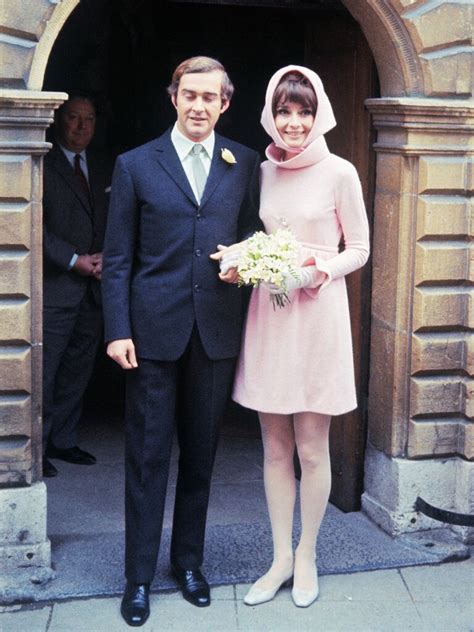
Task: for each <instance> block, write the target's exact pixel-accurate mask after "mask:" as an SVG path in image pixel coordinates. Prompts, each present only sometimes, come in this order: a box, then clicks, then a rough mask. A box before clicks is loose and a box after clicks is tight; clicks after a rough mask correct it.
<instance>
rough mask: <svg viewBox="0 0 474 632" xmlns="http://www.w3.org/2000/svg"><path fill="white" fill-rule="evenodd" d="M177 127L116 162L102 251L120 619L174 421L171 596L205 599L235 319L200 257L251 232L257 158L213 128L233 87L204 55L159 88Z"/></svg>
mask: <svg viewBox="0 0 474 632" xmlns="http://www.w3.org/2000/svg"><path fill="white" fill-rule="evenodd" d="M168 91H169V93H170V95H171V101H172V103H173V105H174V107H175V108H176V112H177V122H176V123H175V125H174V127H173V128H172V129H171V130H168V131H167V132H165V133H164V134H163V135H162V136H161V137H160V138H158V139H156V140H154V141H152V142H150V143H147V144H146V145H143V146H141V147H138V148H137V149H134V150H132V151H130V152H127V153H125V154H123V155H121V156H119V158H118V159H117V163H116V167H115V172H114V177H113V182H112V198H111V208H110V214H109V223H108V226H107V234H106V240H105V247H104V269H103V277H102V291H103V304H104V318H105V339H106V341H107V342H108V347H107V353H108V354H109V356H110V357H112V358H113V359H114V360H115V361H116V362H118V363H119V364H120V366H121V367H123V368H124V369H126V370H127V393H126V495H125V505H126V551H125V575H126V579H127V584H126V588H125V593H124V597H123V600H122V606H121V612H122V616H123V617H124V619H125V621H127V623H128V624H129V625H142V624H143V623H144V622H145V621H146V619H147V618H148V615H149V599H148V594H149V586H150V582H151V581H152V579H153V575H154V573H155V568H156V562H157V557H158V549H159V545H160V537H161V531H162V522H163V509H164V503H165V494H166V486H167V479H168V469H169V461H170V452H171V444H172V437H173V430H174V427H175V425H176V427H177V434H178V443H179V448H180V457H179V472H178V479H177V487H176V499H175V508H174V518H173V532H172V542H171V566H172V572H173V574H174V576H175V578H176V580H177V582H178V584H179V586H180V588H181V590H182V592H183V596H184V597H185V598H186V599H187V600H188V601H190V602H191V603H192V604H194V605H196V606H201V607H202V606H208V605H209V604H210V592H209V585H208V583H207V581H206V580H205V578H204V576H203V575H202V573H201V571H200V566H201V564H202V562H203V548H204V532H205V525H206V513H207V506H208V499H209V489H210V481H211V473H212V467H213V462H214V456H215V450H216V443H217V430H218V423H219V419H220V418H221V417H222V414H223V412H224V409H225V406H226V402H227V399H228V395H229V391H230V386H231V381H232V377H233V372H234V366H235V360H236V357H237V354H238V351H239V345H240V335H241V326H242V307H241V290H239V289H238V288H237V286H236V285H235V284H234V283H233V281H235V268H234V269H231V270H229V271H228V272H226V271H225V269H224V270H221V274H220V275H219V269H218V264H217V263H216V262H215V261H213V260H211V259H210V255H211V254H212V253H214V252H215V250H216V247H217V245H218V244H220V245H223V246H229V245H231V244H233V243H234V242H238V241H239V240H241V239H244V238H245V237H247V236H249V235H250V234H252V233H253V232H254V231H255V230H258V229H260V227H261V225H260V220H259V219H258V174H259V165H260V158H259V156H258V154H257V153H256V152H255V151H253V150H251V149H248V148H247V147H244V146H242V145H240V144H238V143H235V142H233V141H231V140H229V139H227V138H224V137H222V136H220V135H219V134H216V133H215V132H214V127H215V125H216V123H217V121H218V119H219V117H220V115H221V114H222V113H223V112H225V110H226V109H227V108H228V107H229V104H230V99H231V96H232V92H233V86H232V84H231V82H230V79H229V77H228V76H227V74H226V72H225V70H224V68H223V66H222V65H221V64H220V63H219V62H218V61H216V60H213V59H210V58H207V57H194V58H192V59H188V60H186V61H184V62H183V63H182V64H180V65H179V66H178V68H177V69H176V70H175V72H174V75H173V79H172V83H171V85H170V87H169V88H168Z"/></svg>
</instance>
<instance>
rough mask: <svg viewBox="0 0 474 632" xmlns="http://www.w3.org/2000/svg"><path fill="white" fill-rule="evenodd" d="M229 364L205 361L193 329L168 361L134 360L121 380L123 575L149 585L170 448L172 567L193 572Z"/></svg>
mask: <svg viewBox="0 0 474 632" xmlns="http://www.w3.org/2000/svg"><path fill="white" fill-rule="evenodd" d="M234 367H235V359H234V358H231V359H226V360H210V359H209V358H208V356H207V355H206V352H205V351H204V348H203V346H202V342H201V339H200V336H199V332H198V329H197V327H196V326H195V327H194V329H193V332H192V334H191V339H190V341H189V343H188V345H187V347H186V351H185V353H184V354H183V355H182V356H181V358H179V359H178V360H177V361H175V362H157V361H154V360H144V359H138V369H135V370H133V371H129V372H128V374H127V410H126V468H127V470H126V495H125V508H126V520H127V532H126V549H125V574H126V577H127V579H128V580H129V581H133V582H136V583H148V582H151V581H152V580H153V576H154V573H155V567H156V562H157V557H158V551H159V546H160V539H161V531H162V525H163V511H164V505H165V494H166V486H167V482H168V470H169V461H170V454H171V445H172V439H173V434H174V428H175V419H176V424H177V437H178V443H179V448H180V458H179V471H178V480H177V486H176V499H175V506H174V518H173V534H172V541H171V563H172V564H174V565H176V566H178V567H181V568H186V569H193V570H196V569H198V568H199V567H200V566H201V564H202V561H203V549H204V535H205V526H206V514H207V507H208V500H209V490H210V484H211V475H212V468H213V464H214V457H215V452H216V446H217V434H218V424H219V420H220V419H221V417H222V415H223V413H224V410H225V406H226V402H227V399H228V395H229V389H230V385H231V381H232V376H233V372H234Z"/></svg>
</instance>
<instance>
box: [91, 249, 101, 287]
mask: <svg viewBox="0 0 474 632" xmlns="http://www.w3.org/2000/svg"><path fill="white" fill-rule="evenodd" d="M91 257H92V260H93V263H94V272H93V273H92V274H93V276H94V277H95V278H96V279H97V280H98V281H100V279H101V277H102V253H101V252H95V253H94V254H93V255H91Z"/></svg>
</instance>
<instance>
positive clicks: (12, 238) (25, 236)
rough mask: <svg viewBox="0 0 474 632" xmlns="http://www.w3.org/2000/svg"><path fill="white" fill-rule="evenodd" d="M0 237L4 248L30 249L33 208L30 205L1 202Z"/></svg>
mask: <svg viewBox="0 0 474 632" xmlns="http://www.w3.org/2000/svg"><path fill="white" fill-rule="evenodd" d="M0 235H1V236H2V245H3V246H7V247H9V248H12V247H13V248H14V247H15V246H24V247H25V248H30V246H31V243H30V235H31V207H30V205H29V204H23V203H16V204H15V203H5V202H3V203H2V202H0Z"/></svg>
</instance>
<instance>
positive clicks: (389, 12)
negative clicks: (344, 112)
mask: <svg viewBox="0 0 474 632" xmlns="http://www.w3.org/2000/svg"><path fill="white" fill-rule="evenodd" d="M50 2H51V0H50ZM342 3H343V4H344V5H345V6H346V8H347V9H348V11H349V12H350V13H351V14H352V15H353V17H354V18H355V19H356V20H357V21H358V22H359V23H360V25H361V28H362V30H363V31H364V34H365V36H366V38H367V41H368V42H369V45H370V47H371V49H372V52H373V55H374V58H375V62H376V64H377V68H378V72H379V77H380V83H381V95H382V96H418V95H420V94H423V72H422V68H421V65H420V61H419V57H418V56H417V52H416V50H415V47H414V45H413V42H412V40H411V37H410V34H409V33H408V31H407V29H406V27H405V25H404V22H403V19H402V17H401V15H400V14H401V10H400V7H395V6H394V4H395V3H394V2H391V1H390V0H367V1H366V2H360V1H359V0H342ZM51 4H54V2H51ZM78 4H79V0H63V1H62V2H59V3H58V4H57V6H56V8H55V9H54V10H53V12H52V14H51V17H50V19H49V20H48V21H47V22H46V27H45V28H44V30H43V31H42V33H41V35H40V36H39V39H38V43H37V45H36V46H35V49H34V52H33V55H32V59H31V65H30V68H29V69H25V70H26V72H25V73H24V76H25V77H26V81H25V83H26V87H27V89H28V90H41V87H42V83H43V77H44V73H45V69H46V65H47V63H48V59H49V55H50V52H51V49H52V47H53V44H54V42H55V40H56V37H57V36H58V34H59V32H60V31H61V28H62V27H63V25H64V23H65V22H66V20H67V18H68V17H69V16H70V15H71V13H72V12H73V10H74V9H75V8H76V6H77V5H78ZM45 21H46V18H45V17H43V16H42V17H41V22H43V23H44V22H45ZM29 43H30V44H31V41H30V42H29Z"/></svg>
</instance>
